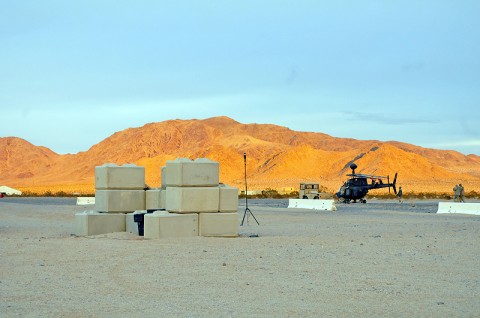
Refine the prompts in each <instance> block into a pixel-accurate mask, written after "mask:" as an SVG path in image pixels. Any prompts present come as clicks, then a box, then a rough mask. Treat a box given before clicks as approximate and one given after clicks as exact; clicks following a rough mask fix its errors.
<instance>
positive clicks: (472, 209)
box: [437, 202, 480, 215]
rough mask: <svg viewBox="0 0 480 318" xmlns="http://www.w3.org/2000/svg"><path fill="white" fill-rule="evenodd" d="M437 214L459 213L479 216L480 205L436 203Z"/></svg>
mask: <svg viewBox="0 0 480 318" xmlns="http://www.w3.org/2000/svg"><path fill="white" fill-rule="evenodd" d="M437 213H438V214H441V213H461V214H474V215H480V203H468V202H466V203H463V202H438V210H437Z"/></svg>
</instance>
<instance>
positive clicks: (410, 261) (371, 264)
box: [0, 198, 480, 317]
mask: <svg viewBox="0 0 480 318" xmlns="http://www.w3.org/2000/svg"><path fill="white" fill-rule="evenodd" d="M247 204H248V207H249V209H250V210H251V212H252V214H253V216H255V218H256V219H257V220H258V221H259V223H260V225H257V223H256V222H255V219H254V218H253V217H252V215H251V214H249V213H247V214H246V218H245V223H244V225H243V226H240V222H241V220H242V218H243V216H244V215H245V213H244V212H245V201H243V200H240V201H239V208H238V217H239V234H240V236H239V237H238V238H206V237H195V238H182V239H158V240H148V239H144V238H143V237H140V236H136V235H133V234H128V233H111V234H104V235H97V236H90V237H76V236H75V235H74V234H73V233H74V215H75V213H77V212H80V211H83V210H90V209H92V207H85V206H77V205H75V199H74V198H70V199H69V198H3V199H0V255H1V258H0V266H1V273H0V295H1V302H0V316H1V317H480V217H479V216H474V215H461V214H436V210H437V207H438V201H416V202H414V205H415V206H412V204H411V203H410V202H405V203H403V204H400V203H398V202H396V201H383V200H382V201H380V200H372V201H369V202H368V203H367V204H348V205H345V204H337V208H338V209H337V211H317V210H307V209H291V208H287V206H288V200H248V201H247Z"/></svg>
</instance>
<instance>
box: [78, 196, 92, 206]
mask: <svg viewBox="0 0 480 318" xmlns="http://www.w3.org/2000/svg"><path fill="white" fill-rule="evenodd" d="M89 204H95V197H78V198H77V205H89Z"/></svg>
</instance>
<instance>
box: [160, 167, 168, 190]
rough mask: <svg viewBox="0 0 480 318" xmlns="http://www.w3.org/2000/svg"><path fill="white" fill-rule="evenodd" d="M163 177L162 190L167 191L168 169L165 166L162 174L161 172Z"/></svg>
mask: <svg viewBox="0 0 480 318" xmlns="http://www.w3.org/2000/svg"><path fill="white" fill-rule="evenodd" d="M161 177H162V180H161V182H162V190H166V189H167V167H166V166H163V167H162V172H161Z"/></svg>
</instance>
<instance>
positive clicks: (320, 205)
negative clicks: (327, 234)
mask: <svg viewBox="0 0 480 318" xmlns="http://www.w3.org/2000/svg"><path fill="white" fill-rule="evenodd" d="M288 207H289V208H297V209H313V210H325V211H336V210H337V207H336V206H335V201H334V200H310V199H289V200H288Z"/></svg>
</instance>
